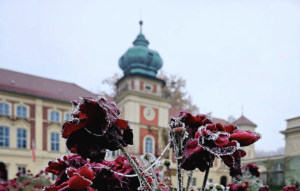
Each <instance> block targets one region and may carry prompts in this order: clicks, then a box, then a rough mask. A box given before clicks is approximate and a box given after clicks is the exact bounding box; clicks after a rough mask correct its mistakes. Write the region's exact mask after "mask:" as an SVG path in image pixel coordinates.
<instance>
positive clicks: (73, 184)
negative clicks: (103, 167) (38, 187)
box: [44, 164, 95, 191]
mask: <svg viewBox="0 0 300 191" xmlns="http://www.w3.org/2000/svg"><path fill="white" fill-rule="evenodd" d="M66 173H67V176H68V178H69V179H68V180H67V181H65V182H63V183H62V184H59V185H51V186H47V187H45V188H44V190H45V191H58V190H60V189H62V190H64V189H69V190H86V189H88V188H89V187H90V185H91V184H92V183H93V182H92V181H93V180H94V177H95V175H94V171H93V170H92V169H91V166H90V165H89V164H86V165H85V166H83V167H81V168H79V169H76V168H72V167H69V168H67V169H66ZM90 189H91V188H90Z"/></svg>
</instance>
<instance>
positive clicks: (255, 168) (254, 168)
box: [245, 163, 260, 177]
mask: <svg viewBox="0 0 300 191" xmlns="http://www.w3.org/2000/svg"><path fill="white" fill-rule="evenodd" d="M258 168H259V167H258V166H257V165H255V164H252V163H248V164H247V165H246V166H245V169H246V170H248V171H249V172H250V173H251V175H252V176H256V177H259V176H260V173H259V171H258Z"/></svg>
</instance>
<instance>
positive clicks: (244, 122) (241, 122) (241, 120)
mask: <svg viewBox="0 0 300 191" xmlns="http://www.w3.org/2000/svg"><path fill="white" fill-rule="evenodd" d="M232 124H233V125H250V126H254V127H256V126H257V125H256V124H255V123H253V122H252V121H250V120H249V119H247V118H246V117H245V116H243V115H242V116H241V117H240V118H238V119H237V120H235V121H234V122H232Z"/></svg>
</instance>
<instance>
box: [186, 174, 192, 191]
mask: <svg viewBox="0 0 300 191" xmlns="http://www.w3.org/2000/svg"><path fill="white" fill-rule="evenodd" d="M193 173H194V171H193V170H192V171H190V172H189V174H188V179H187V183H186V191H189V188H190V185H191V182H192V181H191V180H192V177H193Z"/></svg>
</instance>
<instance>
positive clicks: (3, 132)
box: [0, 127, 9, 147]
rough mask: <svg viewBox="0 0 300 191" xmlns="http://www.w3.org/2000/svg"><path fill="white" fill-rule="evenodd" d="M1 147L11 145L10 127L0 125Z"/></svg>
mask: <svg viewBox="0 0 300 191" xmlns="http://www.w3.org/2000/svg"><path fill="white" fill-rule="evenodd" d="M0 147H9V128H8V127H0Z"/></svg>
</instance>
